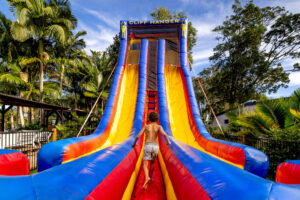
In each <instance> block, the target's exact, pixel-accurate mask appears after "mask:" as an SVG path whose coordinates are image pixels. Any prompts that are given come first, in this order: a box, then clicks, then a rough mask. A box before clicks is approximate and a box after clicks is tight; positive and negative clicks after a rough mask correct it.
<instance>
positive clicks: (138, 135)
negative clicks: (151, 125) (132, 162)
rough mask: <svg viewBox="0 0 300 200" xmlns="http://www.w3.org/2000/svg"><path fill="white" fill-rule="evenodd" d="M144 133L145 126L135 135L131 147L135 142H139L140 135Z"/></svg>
mask: <svg viewBox="0 0 300 200" xmlns="http://www.w3.org/2000/svg"><path fill="white" fill-rule="evenodd" d="M144 131H145V126H144V127H143V128H142V130H141V131H140V132H139V134H137V136H136V137H135V138H134V142H133V144H132V147H134V146H135V144H136V142H137V141H138V140H139V138H140V137H141V135H142V134H143V133H144Z"/></svg>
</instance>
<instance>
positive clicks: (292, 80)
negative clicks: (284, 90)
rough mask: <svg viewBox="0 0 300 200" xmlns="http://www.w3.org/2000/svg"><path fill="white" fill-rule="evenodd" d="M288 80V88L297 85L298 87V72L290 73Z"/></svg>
mask: <svg viewBox="0 0 300 200" xmlns="http://www.w3.org/2000/svg"><path fill="white" fill-rule="evenodd" d="M289 78H290V83H289V86H295V85H298V86H299V87H300V72H293V73H291V74H290V76H289Z"/></svg>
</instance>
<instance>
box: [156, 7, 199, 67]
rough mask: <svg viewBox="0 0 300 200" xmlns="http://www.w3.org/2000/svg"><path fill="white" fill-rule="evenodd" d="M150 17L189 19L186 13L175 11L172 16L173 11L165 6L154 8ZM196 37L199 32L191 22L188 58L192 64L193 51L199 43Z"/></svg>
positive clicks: (158, 18)
mask: <svg viewBox="0 0 300 200" xmlns="http://www.w3.org/2000/svg"><path fill="white" fill-rule="evenodd" d="M150 15H151V17H152V18H153V19H155V20H164V19H179V18H187V15H186V14H185V12H179V13H177V12H176V11H173V15H172V14H171V11H170V10H168V9H167V8H166V7H164V6H162V7H159V8H154V11H153V12H151V13H150ZM196 35H197V30H196V28H195V27H193V24H192V22H190V21H189V23H188V38H187V41H188V56H189V59H190V61H191V63H193V56H192V49H193V47H194V46H195V45H196V41H197V38H196Z"/></svg>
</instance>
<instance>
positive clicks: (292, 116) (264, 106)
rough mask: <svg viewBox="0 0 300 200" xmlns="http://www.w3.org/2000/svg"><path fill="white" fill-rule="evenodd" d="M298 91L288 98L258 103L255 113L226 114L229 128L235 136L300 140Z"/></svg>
mask: <svg viewBox="0 0 300 200" xmlns="http://www.w3.org/2000/svg"><path fill="white" fill-rule="evenodd" d="M299 97H300V89H298V90H296V91H295V92H294V94H293V95H292V96H291V97H290V98H289V99H287V98H281V99H273V100H265V101H261V102H258V103H257V104H256V106H255V111H250V112H244V113H242V114H241V115H238V114H237V113H236V112H235V111H231V112H229V113H228V114H227V116H228V117H229V119H230V126H231V127H235V128H236V129H237V130H238V132H237V135H243V134H247V135H254V136H256V137H267V138H273V139H285V140H299V139H300V118H298V117H299V116H300V115H299V113H300V109H299V103H300V98H299Z"/></svg>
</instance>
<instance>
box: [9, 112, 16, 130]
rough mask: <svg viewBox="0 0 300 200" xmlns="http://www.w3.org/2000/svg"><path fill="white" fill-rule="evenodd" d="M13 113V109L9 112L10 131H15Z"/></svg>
mask: <svg viewBox="0 0 300 200" xmlns="http://www.w3.org/2000/svg"><path fill="white" fill-rule="evenodd" d="M14 121H15V120H14V112H13V109H11V110H10V124H11V127H10V129H11V130H15V124H14Z"/></svg>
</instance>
